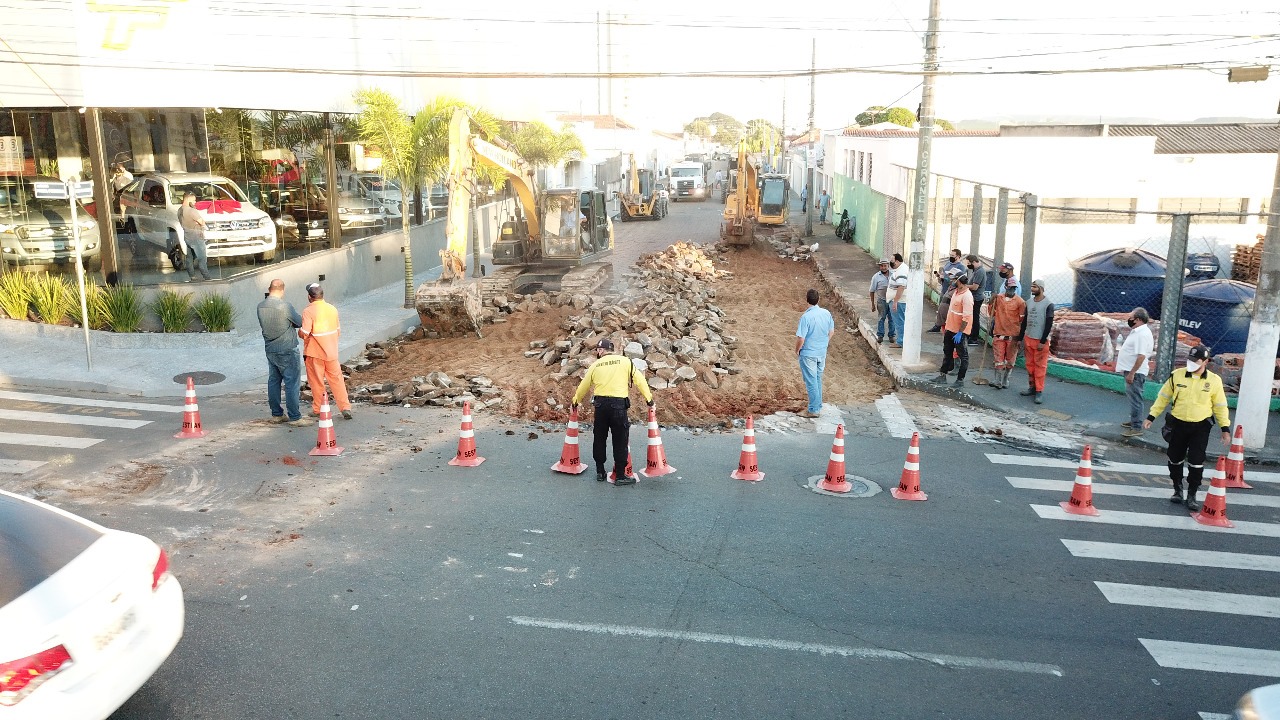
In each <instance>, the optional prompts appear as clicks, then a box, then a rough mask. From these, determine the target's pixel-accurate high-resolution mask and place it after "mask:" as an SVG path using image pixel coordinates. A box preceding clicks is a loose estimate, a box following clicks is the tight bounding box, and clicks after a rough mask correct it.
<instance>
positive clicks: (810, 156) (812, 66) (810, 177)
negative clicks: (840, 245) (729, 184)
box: [804, 38, 818, 237]
mask: <svg viewBox="0 0 1280 720" xmlns="http://www.w3.org/2000/svg"><path fill="white" fill-rule="evenodd" d="M817 70H818V40H817V38H814V40H813V50H812V54H811V55H810V59H809V134H808V137H806V138H805V140H806V143H805V152H804V186H805V187H806V188H808V198H809V202H808V203H807V204H806V205H805V212H804V236H805V237H813V205H814V203H816V202H817V200H818V198H816V197H814V194H813V193H814V191H815V190H816V188H815V187H814V174H815V171H814V167H815V166H816V165H817V162H818V161H817V157H816V156H817V154H818V153H816V152H814V148H813V107H814V105H815V103H816V101H817V91H816V89H815V88H814V82H813V81H814V80H815V79H817Z"/></svg>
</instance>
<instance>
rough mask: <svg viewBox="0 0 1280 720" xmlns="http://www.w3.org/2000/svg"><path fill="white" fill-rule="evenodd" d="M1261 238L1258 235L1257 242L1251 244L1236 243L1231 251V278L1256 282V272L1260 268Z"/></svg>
mask: <svg viewBox="0 0 1280 720" xmlns="http://www.w3.org/2000/svg"><path fill="white" fill-rule="evenodd" d="M1262 239H1263V236H1262V235H1259V236H1258V242H1256V243H1254V244H1253V245H1252V246H1249V245H1237V246H1236V249H1235V250H1232V251H1231V279H1232V280H1239V281H1240V282H1247V283H1252V284H1254V285H1257V284H1258V274H1259V272H1260V271H1261V269H1262Z"/></svg>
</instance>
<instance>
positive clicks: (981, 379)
mask: <svg viewBox="0 0 1280 720" xmlns="http://www.w3.org/2000/svg"><path fill="white" fill-rule="evenodd" d="M983 309H984V310H985V309H986V307H985V306H984V307H983ZM979 323H981V321H979ZM992 329H993V330H994V329H995V328H992ZM978 339H982V327H981V324H979V327H978ZM986 370H987V343H986V341H983V343H982V360H981V361H980V362H979V363H978V377H976V378H974V379H973V384H974V385H990V384H991V381H990V380H988V379H987V378H986V376H985V375H984V374H983V373H985V372H986Z"/></svg>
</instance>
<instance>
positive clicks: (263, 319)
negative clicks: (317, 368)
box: [258, 278, 312, 427]
mask: <svg viewBox="0 0 1280 720" xmlns="http://www.w3.org/2000/svg"><path fill="white" fill-rule="evenodd" d="M258 324H259V325H261V326H262V339H263V341H264V342H265V343H266V350H267V370H268V372H267V404H268V405H269V406H270V407H271V420H272V422H278V423H287V424H289V425H292V426H293V427H304V426H306V425H310V424H311V423H312V420H311V418H304V417H302V410H301V408H300V407H299V404H298V393H299V388H300V386H301V384H302V370H301V360H300V359H299V358H298V328H300V327H302V316H301V315H299V314H298V311H297V310H295V309H294V308H293V305H291V304H289V302H288V301H287V300H285V299H284V281H283V280H281V279H279V278H276V279H274V280H272V281H271V284H270V285H268V286H267V297H266V299H264V300H263V301H262V302H260V303H258ZM282 385H283V386H284V407H281V406H280V394H281V393H280V389H281V386H282ZM286 413H287V415H288V417H287V418H286V417H285V416H286Z"/></svg>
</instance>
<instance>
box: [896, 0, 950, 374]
mask: <svg viewBox="0 0 1280 720" xmlns="http://www.w3.org/2000/svg"><path fill="white" fill-rule="evenodd" d="M940 2H941V0H929V27H928V30H927V31H926V32H925V36H924V67H923V70H924V79H923V81H922V82H921V89H920V118H919V120H920V132H919V141H918V143H917V145H916V175H915V195H914V196H913V197H912V199H911V201H912V202H911V247H910V252H909V253H908V255H907V290H906V294H905V295H904V296H903V297H905V298H906V300H907V312H906V317H905V318H904V322H905V323H906V327H905V328H898V339H899V340H900V341H901V342H902V364H903V365H906V366H907V367H911V366H912V365H919V364H920V340H921V338H920V330H921V326H920V321H921V319H922V318H923V317H924V234H925V226H926V225H927V224H928V223H927V222H926V217H927V215H928V212H929V167H930V162H931V160H932V153H933V73H934V72H935V71H937V69H938V13H939V3H940Z"/></svg>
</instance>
